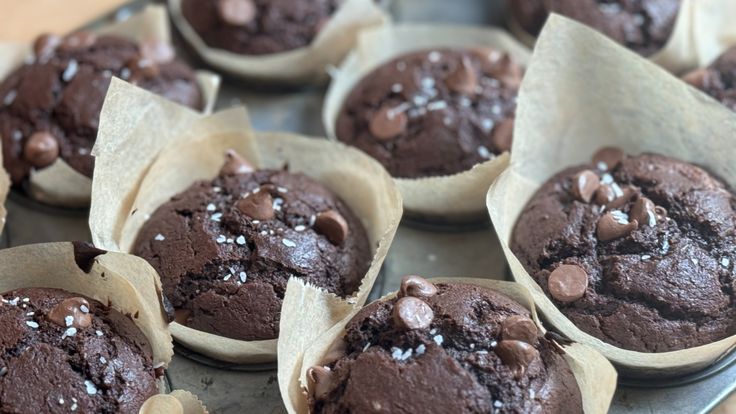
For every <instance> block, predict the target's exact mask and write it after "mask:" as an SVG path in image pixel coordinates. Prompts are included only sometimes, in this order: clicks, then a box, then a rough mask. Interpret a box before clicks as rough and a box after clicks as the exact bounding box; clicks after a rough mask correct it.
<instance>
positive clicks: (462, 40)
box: [322, 25, 529, 224]
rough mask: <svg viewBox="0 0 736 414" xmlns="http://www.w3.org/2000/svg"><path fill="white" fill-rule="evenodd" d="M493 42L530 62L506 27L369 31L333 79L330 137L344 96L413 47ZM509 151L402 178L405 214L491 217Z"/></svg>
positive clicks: (471, 219) (325, 116)
mask: <svg viewBox="0 0 736 414" xmlns="http://www.w3.org/2000/svg"><path fill="white" fill-rule="evenodd" d="M442 47H450V48H463V49H466V48H473V47H492V48H495V49H499V50H502V51H505V52H508V53H509V54H510V55H511V56H512V57H513V58H514V60H515V61H516V62H518V63H519V64H520V65H522V66H526V63H527V62H528V60H529V50H528V49H527V48H526V47H525V46H523V45H521V44H520V43H518V42H517V41H516V40H514V39H513V38H512V37H511V36H509V35H508V34H506V32H504V31H502V30H498V29H485V28H484V29H481V28H472V27H458V26H437V25H433V26H425V25H402V26H393V27H391V26H387V27H381V28H375V29H369V30H366V31H364V32H363V33H361V34H360V36H359V37H358V43H357V45H356V48H355V49H354V50H353V51H352V52H351V53H350V55H348V57H347V59H345V62H343V64H342V66H340V69H339V70H338V71H337V72H336V73H335V74H334V76H333V79H332V82H331V83H330V87H329V90H328V91H327V96H326V97H325V103H324V107H323V110H322V121H323V122H324V126H325V130H326V131H327V136H328V137H329V138H331V139H337V137H336V135H335V124H336V122H337V117H338V115H339V113H340V110H341V109H342V105H343V101H344V100H345V99H346V98H347V96H348V95H349V94H350V92H351V91H352V90H353V88H354V87H355V86H356V85H357V83H358V82H360V80H361V79H362V78H363V77H364V76H365V75H367V74H368V73H369V72H370V71H372V70H373V69H375V68H376V67H378V66H380V65H381V64H383V63H386V62H387V61H389V60H391V59H393V58H395V57H397V56H399V55H402V54H405V53H409V52H412V51H417V50H425V49H431V48H442ZM508 159H509V158H508V153H504V154H501V155H500V156H498V157H496V158H494V159H493V160H490V161H486V162H483V163H480V164H477V165H476V166H474V167H473V168H472V169H470V170H468V171H464V172H461V173H457V174H453V175H448V176H441V177H428V178H419V179H407V178H397V179H396V184H397V185H398V187H399V190H400V191H401V195H402V197H403V198H404V206H405V208H406V215H407V216H410V217H412V218H415V219H417V220H420V221H430V222H435V223H443V224H449V223H476V222H480V221H484V220H487V217H486V213H485V207H484V204H485V201H484V198H485V193H486V191H487V190H488V187H489V186H490V185H491V182H492V181H493V180H494V179H495V178H496V177H497V176H498V174H500V173H501V171H503V170H504V169H505V168H506V166H507V165H508Z"/></svg>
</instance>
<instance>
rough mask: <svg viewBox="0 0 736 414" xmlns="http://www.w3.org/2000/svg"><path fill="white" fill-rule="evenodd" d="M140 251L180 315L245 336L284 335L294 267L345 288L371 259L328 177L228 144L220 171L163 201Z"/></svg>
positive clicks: (306, 276) (353, 287)
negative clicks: (247, 155) (283, 166)
mask: <svg viewBox="0 0 736 414" xmlns="http://www.w3.org/2000/svg"><path fill="white" fill-rule="evenodd" d="M133 253H134V254H136V255H138V256H140V257H142V258H144V259H146V260H147V261H148V262H149V263H150V264H151V265H152V266H153V267H154V268H155V269H156V270H157V271H158V273H159V275H161V280H162V283H163V288H164V294H165V295H166V297H167V298H168V299H169V301H170V302H171V303H172V305H173V306H174V308H175V309H176V318H177V321H178V322H180V323H182V324H184V325H186V326H189V327H191V328H193V329H197V330H201V331H204V332H209V333H213V334H216V335H220V336H225V337H228V338H233V339H240V340H261V339H272V338H276V337H277V336H278V326H279V319H280V314H281V302H282V300H283V297H284V293H285V291H286V283H287V282H288V279H289V278H290V277H292V276H294V277H298V278H300V279H302V280H304V281H305V282H308V283H311V284H313V285H315V286H319V287H322V288H324V289H326V290H328V291H329V292H332V293H334V294H337V295H340V296H343V297H344V296H348V295H350V294H351V293H353V292H355V291H357V290H358V287H359V286H360V283H361V280H362V278H363V276H364V275H365V273H366V271H367V270H368V268H369V267H370V263H371V258H372V254H371V249H370V247H369V244H368V237H367V235H366V232H365V229H364V228H363V226H362V225H361V223H360V220H359V219H358V218H357V217H356V216H355V214H353V212H352V211H351V210H350V209H349V208H348V207H347V205H345V203H344V202H343V201H341V200H340V199H339V198H338V197H337V196H336V195H335V194H333V193H332V192H331V191H330V190H328V189H327V188H325V187H324V186H323V185H321V184H320V183H318V182H316V181H314V180H312V179H310V178H308V177H306V176H304V175H302V174H295V173H290V172H288V171H285V170H254V169H253V168H252V167H251V166H250V165H248V164H247V163H245V162H244V161H243V160H242V159H241V158H240V157H239V156H237V154H235V153H233V152H229V153H228V160H227V162H226V163H225V165H224V166H223V168H222V170H221V172H220V175H219V176H218V177H217V178H215V179H214V180H212V181H202V182H197V183H195V184H193V185H192V186H191V187H190V188H189V189H187V190H185V191H184V192H182V193H181V194H178V195H176V196H174V197H173V198H172V199H171V200H170V201H169V202H167V203H165V204H163V205H162V206H161V207H159V208H158V209H157V210H156V211H155V212H154V213H153V214H152V215H151V217H150V218H149V219H148V220H147V221H146V223H145V224H144V226H143V227H142V228H141V230H140V232H139V234H138V237H137V240H136V242H135V246H134V248H133Z"/></svg>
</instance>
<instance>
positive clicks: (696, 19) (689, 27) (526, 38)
mask: <svg viewBox="0 0 736 414" xmlns="http://www.w3.org/2000/svg"><path fill="white" fill-rule="evenodd" d="M507 1H514V0H507ZM734 13H736V3H735V2H733V1H731V0H710V1H700V0H682V4H681V5H680V12H679V13H678V15H677V19H676V20H675V26H674V28H673V30H672V34H671V36H670V38H669V40H668V41H667V43H665V45H664V47H663V48H662V49H661V50H660V51H658V52H657V53H655V54H653V55H651V56H649V57H648V58H649V60H651V61H652V62H654V63H656V64H658V65H660V66H662V67H664V68H665V69H667V70H668V71H670V72H672V73H675V74H682V73H684V72H686V71H689V70H692V69H694V68H697V67H703V66H706V65H707V64H709V63H710V62H711V61H712V60H714V59H715V58H717V57H718V56H719V55H720V54H721V53H723V52H724V51H725V50H726V49H728V47H729V46H733V44H734V38H736V25H734V24H733V18H732V16H734ZM506 22H507V26H508V27H509V30H510V31H511V32H512V33H513V34H514V36H516V37H517V38H518V39H519V40H521V41H522V42H523V43H524V44H526V45H528V46H529V47H533V46H534V43H535V42H536V38H535V37H534V36H533V35H532V34H530V33H529V32H527V31H526V30H524V28H523V27H522V26H521V25H520V24H519V22H518V21H517V20H516V19H514V17H513V16H512V15H511V13H510V12H508V10H507V15H506Z"/></svg>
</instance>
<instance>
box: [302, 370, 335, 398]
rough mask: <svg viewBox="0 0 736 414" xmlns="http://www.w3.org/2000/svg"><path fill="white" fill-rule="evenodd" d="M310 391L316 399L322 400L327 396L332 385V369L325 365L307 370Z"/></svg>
mask: <svg viewBox="0 0 736 414" xmlns="http://www.w3.org/2000/svg"><path fill="white" fill-rule="evenodd" d="M307 383H308V387H309V391H310V392H311V393H312V396H314V398H315V399H317V400H321V399H323V398H325V397H326V396H327V393H328V392H329V391H330V388H331V387H332V371H331V370H330V369H329V368H325V367H320V366H316V367H311V368H309V369H308V370H307Z"/></svg>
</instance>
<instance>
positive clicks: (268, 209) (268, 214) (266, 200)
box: [236, 190, 276, 220]
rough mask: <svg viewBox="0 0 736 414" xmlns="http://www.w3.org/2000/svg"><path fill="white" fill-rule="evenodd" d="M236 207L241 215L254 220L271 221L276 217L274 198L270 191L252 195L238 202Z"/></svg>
mask: <svg viewBox="0 0 736 414" xmlns="http://www.w3.org/2000/svg"><path fill="white" fill-rule="evenodd" d="M236 207H237V208H238V210H240V212H241V213H243V214H245V215H246V216H248V217H250V218H251V219H253V220H271V219H273V218H274V217H275V216H276V213H275V211H274V209H273V197H271V194H269V193H268V191H264V190H261V191H258V192H257V193H250V194H248V195H247V196H245V197H244V198H241V199H240V200H238V202H237V204H236Z"/></svg>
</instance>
